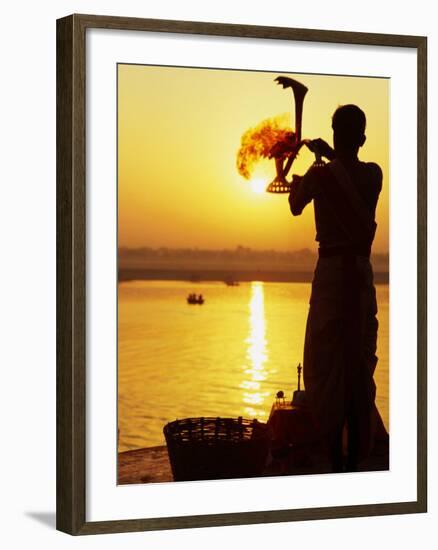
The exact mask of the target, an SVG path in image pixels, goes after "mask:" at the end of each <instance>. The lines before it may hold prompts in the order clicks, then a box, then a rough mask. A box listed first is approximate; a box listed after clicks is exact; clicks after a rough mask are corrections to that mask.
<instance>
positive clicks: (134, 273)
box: [118, 268, 389, 284]
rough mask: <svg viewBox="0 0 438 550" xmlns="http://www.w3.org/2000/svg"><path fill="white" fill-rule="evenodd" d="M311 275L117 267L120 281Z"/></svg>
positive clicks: (385, 279)
mask: <svg viewBox="0 0 438 550" xmlns="http://www.w3.org/2000/svg"><path fill="white" fill-rule="evenodd" d="M312 279H313V271H294V272H292V271H285V270H282V271H262V270H217V269H197V270H196V271H186V270H181V269H144V268H125V269H119V279H118V280H119V283H123V282H128V281H187V282H193V283H202V282H203V281H219V282H228V281H235V282H241V283H246V282H251V281H262V282H265V283H310V282H312ZM374 282H375V283H376V284H388V283H389V273H387V272H375V273H374Z"/></svg>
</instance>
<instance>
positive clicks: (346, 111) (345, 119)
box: [332, 105, 366, 155]
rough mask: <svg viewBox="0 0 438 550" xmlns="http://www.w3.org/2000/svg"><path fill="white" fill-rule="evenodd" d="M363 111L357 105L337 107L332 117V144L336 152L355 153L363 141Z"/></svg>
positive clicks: (364, 122) (364, 119) (364, 120)
mask: <svg viewBox="0 0 438 550" xmlns="http://www.w3.org/2000/svg"><path fill="white" fill-rule="evenodd" d="M365 126H366V117H365V113H364V112H363V111H362V110H361V109H359V107H357V105H342V106H341V107H338V108H337V109H336V111H335V113H334V115H333V118H332V128H333V145H334V147H335V151H336V152H337V153H343V154H346V155H357V152H358V150H359V147H361V146H362V145H363V144H364V143H365V139H366V137H365Z"/></svg>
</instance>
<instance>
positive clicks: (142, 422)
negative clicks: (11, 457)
mask: <svg viewBox="0 0 438 550" xmlns="http://www.w3.org/2000/svg"><path fill="white" fill-rule="evenodd" d="M426 47H427V46H426V38H425V37H418V36H395V35H378V34H372V33H350V32H339V31H326V30H308V29H289V28H277V27H275V28H274V27H258V26H244V25H231V24H216V23H199V22H198V23H194V22H185V21H164V20H150V19H132V18H123V17H107V16H90V15H72V16H69V17H65V18H63V19H60V20H58V22H57V52H58V54H57V55H58V57H57V527H58V529H59V530H61V531H64V532H67V533H70V534H74V535H78V534H97V533H114V532H122V531H141V530H156V529H173V528H187V527H201V526H219V525H238V524H251V523H265V522H271V523H272V522H284V521H295V520H305V519H324V518H342V517H353V516H373V515H384V514H402V513H418V512H425V511H426V509H427V504H426V503H427V444H426V409H427V392H426V212H427V208H426V207H427V197H426V166H427V128H426V120H427V117H426V99H427V85H426V66H427V64H426Z"/></svg>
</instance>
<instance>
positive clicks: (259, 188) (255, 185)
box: [249, 178, 268, 195]
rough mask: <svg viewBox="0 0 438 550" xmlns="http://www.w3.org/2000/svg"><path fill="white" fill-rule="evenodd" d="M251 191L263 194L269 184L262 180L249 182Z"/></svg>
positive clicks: (257, 179)
mask: <svg viewBox="0 0 438 550" xmlns="http://www.w3.org/2000/svg"><path fill="white" fill-rule="evenodd" d="M249 184H250V186H251V189H252V191H253V192H254V193H257V194H260V195H261V194H262V193H264V192H265V190H266V186H267V185H268V184H267V182H266V181H265V180H263V179H261V178H256V179H252V180H251V181H250V182H249Z"/></svg>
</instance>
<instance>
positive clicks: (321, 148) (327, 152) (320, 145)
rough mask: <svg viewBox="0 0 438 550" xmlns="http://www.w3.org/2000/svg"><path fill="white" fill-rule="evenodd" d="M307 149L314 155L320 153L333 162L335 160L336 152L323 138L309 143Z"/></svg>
mask: <svg viewBox="0 0 438 550" xmlns="http://www.w3.org/2000/svg"><path fill="white" fill-rule="evenodd" d="M307 147H308V148H309V149H310V150H311V151H312V153H319V154H320V155H321V156H322V157H325V158H326V159H328V160H333V159H334V158H335V151H334V150H333V149H332V148H331V147H330V145H329V144H328V143H327V142H326V141H324V140H323V139H321V138H317V139H312V140H311V141H309V142H308V143H307Z"/></svg>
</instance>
